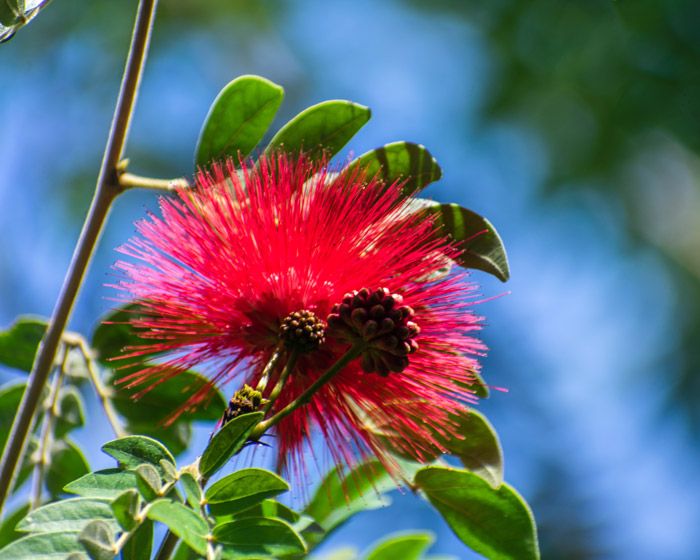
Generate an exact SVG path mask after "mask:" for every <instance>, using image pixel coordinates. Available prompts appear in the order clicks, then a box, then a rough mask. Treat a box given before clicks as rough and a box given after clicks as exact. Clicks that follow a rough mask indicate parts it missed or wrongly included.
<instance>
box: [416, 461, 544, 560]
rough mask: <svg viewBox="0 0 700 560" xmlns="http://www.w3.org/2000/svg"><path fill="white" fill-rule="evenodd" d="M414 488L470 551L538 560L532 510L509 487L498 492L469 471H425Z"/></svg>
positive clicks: (504, 486)
mask: <svg viewBox="0 0 700 560" xmlns="http://www.w3.org/2000/svg"><path fill="white" fill-rule="evenodd" d="M414 484H415V486H416V487H417V488H419V489H421V490H422V491H423V492H424V493H425V495H426V497H427V498H428V500H429V501H430V503H431V504H433V506H435V508H436V509H437V510H438V511H439V512H440V514H441V515H442V516H443V518H444V519H445V521H447V523H448V524H449V526H450V527H451V528H452V530H453V531H454V532H455V534H456V535H457V536H458V537H459V538H460V539H461V540H462V541H463V542H464V543H465V544H466V545H467V546H469V547H470V548H472V549H473V550H475V551H476V552H478V553H479V554H483V555H484V556H486V557H487V558H492V559H496V558H497V559H513V560H534V559H537V558H539V548H538V544H537V531H536V529H535V521H534V519H533V517H532V512H531V511H530V508H529V507H528V505H527V504H526V503H525V502H524V501H523V499H522V498H521V497H520V496H519V495H518V494H517V493H516V492H515V490H513V489H512V488H510V487H509V486H508V485H507V484H502V485H501V486H500V487H499V488H498V489H494V488H492V487H491V486H489V484H488V483H487V482H486V481H485V480H484V479H482V478H481V477H479V476H477V475H475V474H473V473H471V472H466V471H460V470H455V469H447V468H442V467H427V468H425V469H422V470H421V471H418V473H417V474H416V477H415V480H414Z"/></svg>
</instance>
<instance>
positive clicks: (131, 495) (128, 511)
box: [109, 489, 139, 531]
mask: <svg viewBox="0 0 700 560" xmlns="http://www.w3.org/2000/svg"><path fill="white" fill-rule="evenodd" d="M109 505H110V507H111V508H112V514H113V515H114V518H115V519H116V520H117V521H118V522H119V525H121V526H122V528H123V529H124V530H125V531H131V530H132V529H133V528H134V527H136V525H137V524H138V521H137V520H136V517H137V515H138V513H139V493H138V492H137V491H136V490H133V489H130V490H126V491H124V492H122V493H121V494H119V496H117V497H116V498H114V499H113V500H112V501H111V502H110V503H109Z"/></svg>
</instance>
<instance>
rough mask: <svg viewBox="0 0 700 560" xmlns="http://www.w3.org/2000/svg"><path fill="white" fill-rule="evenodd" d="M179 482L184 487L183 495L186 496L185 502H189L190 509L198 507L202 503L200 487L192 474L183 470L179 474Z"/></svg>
mask: <svg viewBox="0 0 700 560" xmlns="http://www.w3.org/2000/svg"><path fill="white" fill-rule="evenodd" d="M180 484H182V487H183V488H184V489H185V496H187V503H188V504H190V507H191V508H192V509H197V508H199V507H200V506H201V505H202V488H201V487H200V486H199V483H198V482H197V480H196V479H195V478H194V476H192V474H191V473H188V472H187V471H185V472H183V473H182V474H181V475H180Z"/></svg>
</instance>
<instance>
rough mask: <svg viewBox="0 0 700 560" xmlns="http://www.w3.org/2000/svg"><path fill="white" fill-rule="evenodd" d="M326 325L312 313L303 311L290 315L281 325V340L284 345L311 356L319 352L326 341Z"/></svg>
mask: <svg viewBox="0 0 700 560" xmlns="http://www.w3.org/2000/svg"><path fill="white" fill-rule="evenodd" d="M325 330H326V324H325V323H324V322H323V321H322V320H321V319H319V318H318V317H316V315H314V314H313V313H312V312H311V311H308V310H306V309H302V310H301V311H295V312H294V313H290V314H289V315H287V316H286V317H285V318H284V319H283V320H282V324H281V325H280V331H279V334H280V339H281V340H282V341H283V342H284V345H285V346H286V347H287V348H289V349H290V350H291V349H296V350H298V351H299V352H301V353H302V354H310V353H311V352H315V351H316V350H318V347H319V346H321V344H323V342H324V341H325V338H324V333H325Z"/></svg>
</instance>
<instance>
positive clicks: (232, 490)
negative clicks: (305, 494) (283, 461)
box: [204, 468, 289, 515]
mask: <svg viewBox="0 0 700 560" xmlns="http://www.w3.org/2000/svg"><path fill="white" fill-rule="evenodd" d="M287 490H289V484H287V483H286V482H285V481H284V480H282V479H281V478H280V477H279V476H277V475H276V474H274V473H272V472H270V471H266V470H264V469H257V468H250V469H243V470H240V471H237V472H234V473H231V474H229V475H227V476H225V477H224V478H222V479H221V480H219V481H217V482H215V483H214V484H212V485H211V486H210V487H209V488H208V489H207V491H206V493H205V495H204V498H205V499H206V501H207V503H208V504H209V510H210V511H211V513H212V514H213V515H231V514H233V513H236V512H239V511H244V510H246V509H248V508H250V507H252V506H254V505H255V504H259V503H260V502H262V501H263V500H264V499H266V498H271V497H273V496H277V495H278V494H281V493H282V492H286V491H287Z"/></svg>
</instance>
